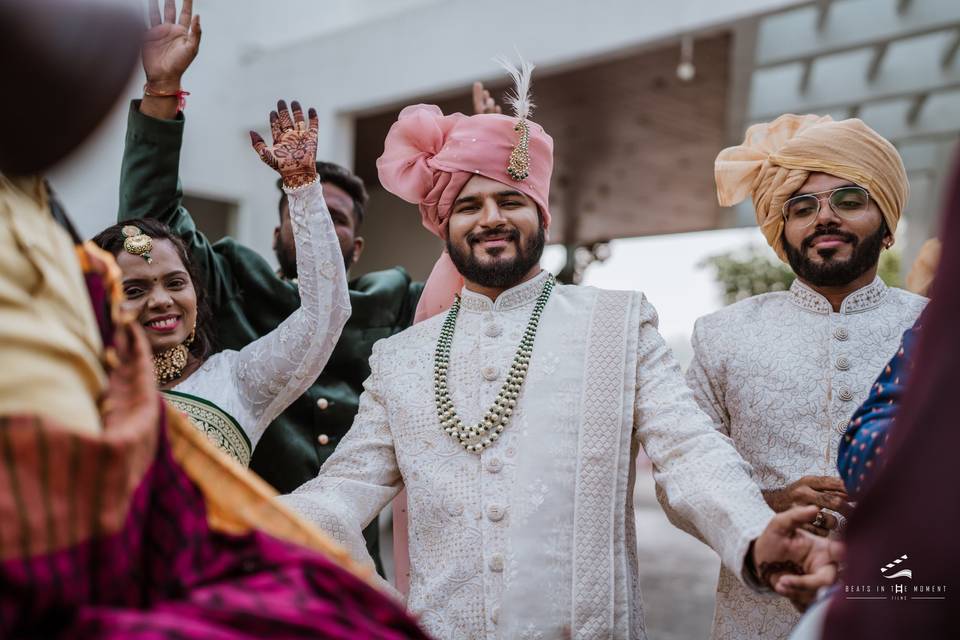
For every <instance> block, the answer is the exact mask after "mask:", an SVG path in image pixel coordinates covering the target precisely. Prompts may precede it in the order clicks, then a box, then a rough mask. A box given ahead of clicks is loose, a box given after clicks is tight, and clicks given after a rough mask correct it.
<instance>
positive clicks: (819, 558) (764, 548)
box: [749, 505, 844, 611]
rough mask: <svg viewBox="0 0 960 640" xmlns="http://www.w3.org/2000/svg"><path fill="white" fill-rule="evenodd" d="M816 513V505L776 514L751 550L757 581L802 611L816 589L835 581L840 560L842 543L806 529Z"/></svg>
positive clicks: (812, 598)
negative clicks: (787, 599) (805, 526)
mask: <svg viewBox="0 0 960 640" xmlns="http://www.w3.org/2000/svg"><path fill="white" fill-rule="evenodd" d="M818 512H819V507H818V506H816V505H809V506H797V507H792V508H790V509H787V510H786V511H783V512H782V513H778V514H777V515H775V516H774V517H773V518H772V519H771V520H770V523H769V524H768V525H767V528H766V529H764V531H763V533H762V534H761V535H760V537H759V538H757V539H756V540H755V541H754V543H753V545H752V547H751V549H750V552H749V553H751V554H752V555H751V560H752V562H753V567H754V569H755V572H756V576H757V578H758V579H759V580H760V582H761V583H762V584H764V585H766V586H769V587H770V588H771V589H773V590H774V591H776V592H777V593H778V594H780V595H782V596H785V597H787V598H789V599H790V601H791V602H792V603H793V605H794V607H796V608H797V609H798V610H799V611H804V610H806V608H807V607H808V606H809V605H810V604H811V603H812V602H813V601H814V600H815V599H816V596H817V591H818V590H819V589H820V588H822V587H826V586H830V585H832V584H833V583H834V582H836V581H837V576H838V574H839V564H840V562H841V561H842V560H843V556H844V545H843V543H842V542H839V541H837V540H832V539H830V538H827V537H824V536H820V535H815V534H813V533H810V532H809V531H806V530H805V528H804V525H808V524H809V523H810V522H811V521H812V520H814V519H815V518H816V516H817V513H818Z"/></svg>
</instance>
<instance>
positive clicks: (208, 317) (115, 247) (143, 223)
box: [93, 218, 214, 362]
mask: <svg viewBox="0 0 960 640" xmlns="http://www.w3.org/2000/svg"><path fill="white" fill-rule="evenodd" d="M127 225H133V226H136V227H139V229H140V231H141V232H143V233H144V234H146V235H148V236H150V237H151V238H153V239H154V240H158V239H159V240H169V241H170V242H172V243H173V248H174V249H176V251H177V255H178V256H179V257H180V261H181V262H182V263H183V266H184V268H185V269H186V270H187V275H189V276H190V281H191V282H192V283H193V290H194V291H195V292H196V294H197V327H196V334H195V335H194V338H193V342H192V343H191V344H190V353H192V354H193V355H194V357H196V358H197V359H198V360H199V361H200V362H203V361H204V360H206V359H207V358H208V357H209V356H210V354H212V353H213V352H214V342H213V327H212V321H213V314H212V313H211V311H210V303H209V301H208V300H207V289H206V287H205V285H204V283H203V279H202V278H200V272H199V270H198V268H197V266H196V265H195V264H194V263H193V261H192V260H191V259H190V254H189V253H188V252H187V247H186V245H184V243H183V240H181V239H180V236H178V235H176V234H174V233H173V231H172V230H171V229H170V227H168V226H167V225H165V224H164V223H162V222H159V221H157V220H148V219H145V218H137V219H134V220H127V221H126V222H122V223H119V224H115V225H113V226H110V227H107V228H106V229H104V230H103V231H101V232H100V233H98V234H97V235H96V236H94V238H93V243H94V244H96V245H97V246H98V247H100V248H101V249H103V250H104V251H108V252H110V253H112V254H113V256H114V257H116V256H118V255H119V254H120V252H121V251H123V241H124V240H125V238H124V235H123V233H122V229H123V228H124V227H125V226H127Z"/></svg>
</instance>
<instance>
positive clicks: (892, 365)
mask: <svg viewBox="0 0 960 640" xmlns="http://www.w3.org/2000/svg"><path fill="white" fill-rule="evenodd" d="M921 321H922V315H921V317H920V318H918V319H917V321H916V323H914V325H913V326H912V327H911V328H909V329H907V330H906V331H905V332H904V333H903V338H902V339H901V342H900V348H899V349H898V350H897V353H896V354H895V355H894V356H893V358H892V359H891V360H890V362H889V363H888V364H887V366H886V367H884V369H883V372H882V373H881V374H880V377H879V378H877V381H876V382H875V383H874V385H873V386H872V387H871V388H870V395H869V396H867V399H866V401H864V403H863V404H862V405H860V408H859V409H857V411H856V412H855V413H854V414H853V418H852V419H851V421H850V427H849V428H848V429H847V433H846V435H845V436H844V437H843V440H841V442H840V449H839V452H838V455H837V469H838V470H839V472H840V478H841V479H842V480H843V483H844V485H846V488H847V495H849V496H850V497H851V498H853V499H856V498H857V497H858V496H860V495H861V494H862V493H863V491H864V489H865V488H866V487H867V486H868V484H869V483H870V480H871V479H872V478H873V476H874V475H875V474H876V471H877V468H878V466H880V465H881V464H883V456H884V452H885V449H886V443H887V435H888V433H889V431H890V429H891V428H892V427H893V424H894V422H895V421H896V417H897V411H898V410H899V408H900V402H901V400H902V398H903V392H904V390H905V389H906V384H907V379H908V377H909V374H910V371H911V369H912V368H913V354H914V353H916V344H917V341H918V339H919V332H920V325H921Z"/></svg>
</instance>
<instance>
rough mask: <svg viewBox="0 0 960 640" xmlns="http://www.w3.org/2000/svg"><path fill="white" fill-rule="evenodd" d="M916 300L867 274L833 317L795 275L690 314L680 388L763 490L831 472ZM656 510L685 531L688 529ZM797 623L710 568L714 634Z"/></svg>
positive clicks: (734, 638)
mask: <svg viewBox="0 0 960 640" xmlns="http://www.w3.org/2000/svg"><path fill="white" fill-rule="evenodd" d="M925 302H926V299H925V298H922V297H920V296H917V295H914V294H912V293H908V292H906V291H903V290H901V289H893V288H888V287H887V286H886V285H885V284H884V283H883V281H882V280H880V279H879V278H876V279H875V280H874V281H873V282H872V283H871V284H869V285H867V286H866V287H864V288H862V289H859V290H857V291H855V292H853V293H851V294H850V295H848V296H847V297H846V299H845V300H844V301H843V303H842V305H841V307H840V311H839V312H834V311H833V308H832V307H831V305H830V303H829V302H828V301H827V299H826V298H824V297H823V296H821V295H820V294H818V293H817V292H815V291H814V290H813V289H811V288H809V287H807V286H806V285H804V284H803V283H801V282H800V281H799V280H795V281H794V283H793V285H792V286H791V287H790V290H789V291H784V292H778V293H768V294H763V295H759V296H754V297H752V298H748V299H746V300H743V301H741V302H738V303H736V304H733V305H730V306H729V307H726V308H724V309H721V310H720V311H717V312H716V313H713V314H710V315H708V316H705V317H703V318H700V319H699V320H698V321H697V323H696V326H695V328H694V334H693V350H694V358H693V362H692V363H691V365H690V368H689V370H688V371H687V382H688V383H689V384H690V386H691V387H692V388H693V390H694V395H695V396H696V399H697V402H698V403H699V404H700V406H701V407H702V408H703V409H704V411H706V412H707V413H708V414H709V415H710V416H711V417H712V418H713V421H714V424H715V425H716V428H717V429H718V430H719V431H720V432H722V433H723V434H724V435H727V436H729V437H730V438H732V439H733V442H734V444H735V445H736V447H737V450H738V451H739V452H740V454H741V455H742V456H743V458H744V459H745V460H746V461H747V462H749V463H750V464H751V466H752V467H753V472H754V476H755V478H756V481H757V483H758V484H759V486H760V488H761V489H762V490H765V491H766V490H772V489H782V488H784V487H786V486H787V485H789V484H790V483H792V482H794V481H796V480H799V479H800V478H801V477H803V476H808V475H813V476H837V467H836V460H837V449H838V447H839V444H840V439H841V438H842V436H843V434H844V432H845V431H846V428H847V423H848V421H849V420H850V417H851V415H852V414H853V412H854V411H855V410H856V408H857V407H858V406H859V405H860V403H862V402H863V401H864V400H865V399H866V397H867V394H868V392H869V390H870V386H871V385H872V384H873V381H874V380H875V379H876V377H877V374H879V373H880V371H881V370H882V369H883V366H884V365H885V364H886V363H887V361H888V360H889V359H890V357H891V356H892V355H893V354H894V352H896V350H897V347H898V346H899V344H900V336H901V335H902V334H903V332H904V331H905V330H906V329H908V328H909V327H910V326H912V325H913V322H914V320H915V319H916V318H917V316H918V315H919V313H920V311H921V310H922V309H923V306H924V304H925ZM665 506H666V505H665ZM667 511H668V515H670V516H671V520H673V521H674V523H675V524H679V525H681V526H683V527H684V528H687V529H688V530H689V531H691V533H694V534H695V535H696V527H689V523H686V524H684V522H683V520H684V519H683V518H677V517H676V514H675V513H671V511H670V509H669V508H668V510H667ZM798 620H799V614H798V613H797V612H796V610H795V609H794V608H793V607H792V606H791V605H790V603H789V602H788V601H787V600H785V599H780V598H770V597H766V596H763V595H759V594H756V593H754V592H751V591H750V590H749V589H746V588H744V587H743V585H741V584H739V583H738V580H737V578H736V577H735V576H734V574H732V573H731V572H730V571H729V570H727V569H726V568H721V570H720V579H719V583H718V585H717V604H716V611H715V615H714V625H713V637H714V638H717V639H723V640H727V639H730V640H738V639H740V638H757V637H760V638H786V637H787V636H788V635H789V634H790V631H791V630H792V629H793V627H794V626H795V625H796V623H797V621H798Z"/></svg>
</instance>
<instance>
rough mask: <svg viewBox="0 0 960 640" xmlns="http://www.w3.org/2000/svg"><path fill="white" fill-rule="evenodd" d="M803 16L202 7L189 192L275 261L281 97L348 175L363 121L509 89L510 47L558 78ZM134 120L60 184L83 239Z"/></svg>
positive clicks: (679, 10)
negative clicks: (274, 168) (271, 148)
mask: <svg viewBox="0 0 960 640" xmlns="http://www.w3.org/2000/svg"><path fill="white" fill-rule="evenodd" d="M114 1H124V0H114ZM793 4H797V1H796V0H723V2H718V1H716V0H674V1H672V2H660V1H653V0H632V1H631V0H593V1H592V2H589V3H588V2H582V1H580V0H524V1H523V2H516V1H515V0H511V1H508V0H486V1H485V2H483V3H477V2H476V1H475V0H403V1H402V2H398V1H397V0H340V1H333V0H325V1H324V2H314V1H308V0H296V1H289V0H288V1H287V2H271V3H262V2H253V1H248V2H240V1H238V0H196V2H195V6H196V10H197V12H198V13H200V15H201V16H202V22H203V29H204V33H203V44H202V47H201V52H200V56H199V57H198V59H197V60H196V61H195V63H194V65H193V67H191V69H190V71H189V72H188V74H187V76H186V78H185V79H184V87H185V89H187V90H189V91H191V92H192V95H191V96H190V98H188V106H187V111H186V114H187V129H186V141H185V144H184V152H183V162H182V166H181V174H182V176H183V182H184V187H185V189H186V190H188V191H191V192H194V193H197V194H200V195H206V196H212V197H217V196H220V197H224V198H226V199H230V200H235V201H237V202H239V210H238V224H237V226H236V229H235V232H236V233H235V235H236V236H237V237H238V238H239V239H240V240H241V241H243V242H246V243H248V244H250V245H251V246H253V247H254V248H256V249H258V250H260V251H261V252H263V253H265V254H266V255H270V253H271V252H270V240H271V230H272V229H273V226H274V224H275V221H276V211H275V206H276V201H275V198H276V194H275V189H274V187H273V180H274V177H273V176H272V175H271V171H270V170H269V169H267V168H266V167H264V166H262V165H261V164H260V161H259V159H258V158H257V157H256V155H255V154H254V153H253V152H252V151H251V150H250V148H249V139H248V137H247V133H246V132H247V130H248V129H250V128H251V127H256V128H258V129H259V130H260V131H261V132H265V131H266V129H267V126H266V122H267V119H266V116H267V113H268V111H269V110H270V109H271V108H272V106H273V105H274V103H275V101H276V99H277V98H281V97H282V98H286V99H288V100H289V99H292V98H298V99H299V100H300V101H301V102H302V103H304V104H305V105H310V106H314V107H315V108H317V110H318V112H320V118H321V134H320V155H321V157H324V158H327V159H330V160H334V161H337V162H341V163H344V164H347V165H350V164H352V153H353V152H352V148H351V145H352V114H353V113H356V112H358V111H362V110H367V109H373V108H376V107H382V106H384V105H391V104H400V103H402V102H403V101H404V100H406V99H408V98H410V97H412V96H418V95H424V94H432V93H437V92H443V91H449V90H451V89H459V88H462V87H465V86H467V85H468V84H469V83H470V82H472V81H473V80H474V79H478V78H479V79H486V78H495V77H499V75H500V74H499V72H498V68H497V67H496V65H495V64H493V63H492V62H491V58H492V57H494V56H495V55H499V54H509V53H511V52H512V51H513V50H514V48H516V49H518V50H519V51H520V52H522V54H523V55H524V56H525V57H527V58H529V59H530V60H533V61H534V62H536V63H537V64H538V65H540V66H541V67H553V68H558V67H563V66H565V65H571V64H575V63H577V62H578V61H583V60H587V59H591V58H600V57H604V56H608V55H611V54H613V53H615V52H618V51H623V50H630V49H636V48H640V47H642V46H643V45H644V44H645V43H653V42H657V41H662V40H665V39H670V38H675V37H676V36H678V35H679V34H682V33H685V32H688V31H699V30H703V29H706V28H710V27H712V26H716V25H720V24H727V23H731V22H734V21H736V20H739V19H741V18H743V17H745V16H750V15H754V14H757V13H763V12H769V11H774V10H777V9H780V8H783V7H785V6H789V5H793ZM311 34H319V35H318V36H311ZM285 39H289V44H284V41H285ZM142 82H143V80H142V77H141V78H135V79H134V80H132V81H131V86H130V91H129V97H135V96H137V95H138V94H139V92H140V91H139V87H140V86H141V85H142ZM125 111H126V104H125V101H124V102H121V104H119V105H118V106H117V108H116V109H115V110H114V112H113V113H112V114H111V116H110V117H109V118H108V120H107V121H106V123H105V125H104V126H103V127H102V128H101V130H100V132H99V133H98V135H97V136H96V137H95V138H94V139H92V140H91V141H90V143H89V144H88V145H87V146H85V147H84V148H83V149H82V150H81V152H80V153H79V154H78V155H77V156H75V157H74V158H72V159H71V160H70V161H69V162H68V163H67V164H65V165H64V166H62V167H59V168H58V169H57V170H56V171H54V172H53V173H52V174H51V179H52V181H53V183H54V186H55V187H56V188H57V189H58V190H59V191H60V192H61V195H62V196H63V199H64V201H65V203H66V204H67V206H68V208H69V210H70V211H71V212H72V215H73V217H74V218H75V219H76V220H77V222H78V224H79V226H80V228H81V231H82V232H83V233H85V234H93V233H95V232H96V231H98V230H99V229H101V228H103V227H105V226H107V225H108V224H110V223H111V222H112V221H113V219H114V214H115V211H116V204H117V184H118V180H119V167H120V157H121V153H122V145H123V131H124V127H125ZM412 222H413V221H412ZM416 224H418V222H417V223H416ZM271 259H272V257H271Z"/></svg>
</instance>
